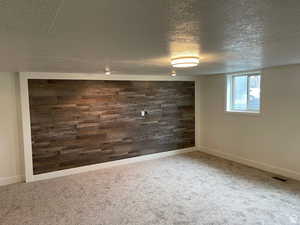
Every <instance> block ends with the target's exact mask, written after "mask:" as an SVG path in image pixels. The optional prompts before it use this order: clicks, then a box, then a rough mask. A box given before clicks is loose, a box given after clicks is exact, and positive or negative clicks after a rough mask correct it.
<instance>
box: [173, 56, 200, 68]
mask: <svg viewBox="0 0 300 225" xmlns="http://www.w3.org/2000/svg"><path fill="white" fill-rule="evenodd" d="M199 61H200V60H199V58H198V57H195V56H187V57H180V58H174V59H171V64H172V66H173V67H176V68H187V67H194V66H198V64H199Z"/></svg>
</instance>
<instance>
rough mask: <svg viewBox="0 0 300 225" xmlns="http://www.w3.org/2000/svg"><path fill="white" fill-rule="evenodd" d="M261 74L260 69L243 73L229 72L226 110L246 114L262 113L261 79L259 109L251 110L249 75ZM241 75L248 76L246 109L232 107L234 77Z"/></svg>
mask: <svg viewBox="0 0 300 225" xmlns="http://www.w3.org/2000/svg"><path fill="white" fill-rule="evenodd" d="M257 75H259V76H260V77H262V76H261V72H260V71H255V72H243V73H235V74H228V75H227V79H226V103H225V104H226V105H225V111H226V112H233V113H244V114H260V112H261V80H260V87H259V88H260V101H259V110H249V109H248V104H249V90H250V89H249V88H248V87H249V77H251V76H257ZM239 76H247V92H248V93H247V109H246V110H236V109H233V108H232V102H233V98H234V96H233V78H234V77H239Z"/></svg>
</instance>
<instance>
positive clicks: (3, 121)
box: [0, 72, 23, 185]
mask: <svg viewBox="0 0 300 225" xmlns="http://www.w3.org/2000/svg"><path fill="white" fill-rule="evenodd" d="M18 93H19V88H18V74H17V73H4V72H1V73H0V104H1V111H0V115H1V116H0V185H5V184H10V183H15V182H18V181H20V180H21V179H22V175H23V156H22V155H23V154H22V150H21V141H20V132H21V126H20V124H21V122H20V113H19V112H20V107H19V105H20V104H19V102H20V101H19V94H18Z"/></svg>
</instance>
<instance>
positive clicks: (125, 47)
mask: <svg viewBox="0 0 300 225" xmlns="http://www.w3.org/2000/svg"><path fill="white" fill-rule="evenodd" d="M299 23H300V1H299V0H22V1H20V0H0V70H1V71H44V72H103V70H104V67H105V66H106V65H107V66H109V67H111V69H112V71H113V73H119V74H166V73H169V72H170V70H171V68H170V58H171V57H176V56H184V55H199V56H200V58H201V63H200V64H199V66H198V67H196V68H190V69H181V70H177V73H178V74H180V75H182V74H184V75H199V74H214V73H223V72H236V71H244V70H252V69H259V68H263V67H270V66H275V65H286V64H295V63H300V24H299Z"/></svg>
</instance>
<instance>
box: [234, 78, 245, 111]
mask: <svg viewBox="0 0 300 225" xmlns="http://www.w3.org/2000/svg"><path fill="white" fill-rule="evenodd" d="M247 80H248V77H247V76H234V77H233V90H232V109H234V110H247Z"/></svg>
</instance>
